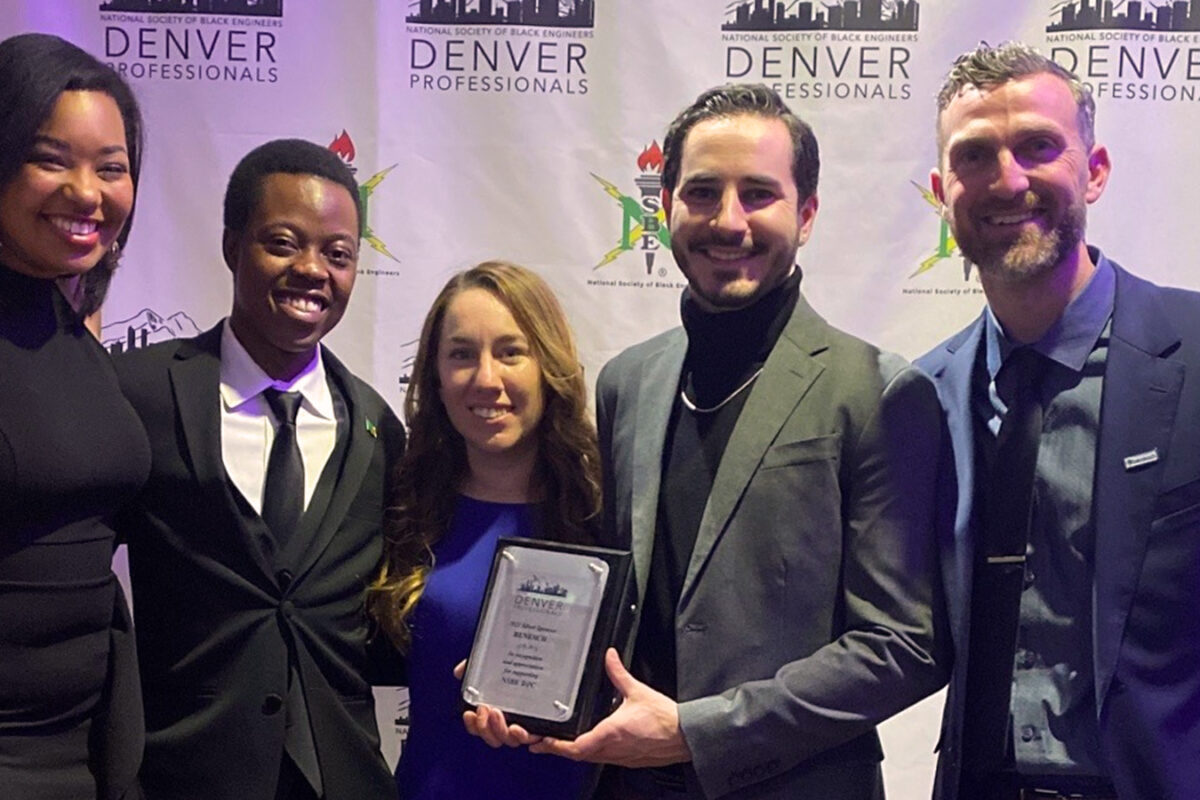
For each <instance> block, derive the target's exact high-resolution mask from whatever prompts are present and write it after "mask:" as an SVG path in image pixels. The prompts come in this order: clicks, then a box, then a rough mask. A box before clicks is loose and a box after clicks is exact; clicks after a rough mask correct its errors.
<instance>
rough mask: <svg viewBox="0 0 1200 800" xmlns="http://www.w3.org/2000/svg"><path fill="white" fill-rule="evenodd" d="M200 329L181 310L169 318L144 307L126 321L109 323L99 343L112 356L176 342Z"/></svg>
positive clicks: (195, 333) (102, 329)
mask: <svg viewBox="0 0 1200 800" xmlns="http://www.w3.org/2000/svg"><path fill="white" fill-rule="evenodd" d="M199 335H200V328H199V327H197V325H196V322H195V320H193V319H192V318H191V317H189V316H188V315H187V314H185V313H183V312H182V311H176V312H175V313H174V314H172V315H171V316H169V317H164V316H163V315H162V314H160V313H158V312H157V311H155V310H153V309H150V308H143V309H142V310H141V311H139V312H138V313H136V314H134V315H133V316H132V317H129V318H128V319H120V320H117V321H116V322H110V323H109V324H107V325H104V326H102V327H101V328H100V343H101V344H102V345H104V349H105V350H107V351H108V352H110V353H112V354H113V355H118V354H120V353H127V352H129V351H130V350H135V349H138V348H142V347H145V346H147V345H151V344H155V343H156V342H165V341H167V340H169V339H178V338H180V337H184V336H199Z"/></svg>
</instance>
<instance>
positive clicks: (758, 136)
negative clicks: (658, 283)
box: [668, 114, 817, 311]
mask: <svg viewBox="0 0 1200 800" xmlns="http://www.w3.org/2000/svg"><path fill="white" fill-rule="evenodd" d="M792 152H793V150H792V137H791V134H790V133H789V132H788V129H787V126H786V125H785V124H784V123H783V122H782V121H781V120H779V119H773V118H768V117H760V116H756V115H753V114H738V115H735V116H730V117H717V118H714V119H707V120H704V121H702V122H698V123H696V125H695V126H694V127H693V128H692V129H691V130H690V131H689V132H688V134H687V138H686V139H685V140H684V143H683V148H682V153H681V158H680V169H679V183H678V185H677V186H676V188H675V191H674V192H673V193H672V195H671V198H670V204H669V206H670V207H669V209H668V213H669V220H670V222H669V225H670V231H671V250H672V251H673V252H674V254H675V261H676V262H677V263H678V264H679V269H680V270H681V271H682V272H683V274H684V275H685V276H686V277H687V279H688V284H689V286H690V288H691V291H692V296H693V297H694V298H695V299H696V301H697V302H698V303H700V305H701V306H703V307H705V308H708V309H709V310H712V311H722V310H732V309H737V308H744V307H746V306H748V305H750V304H751V303H753V302H755V301H756V300H758V299H759V298H760V297H762V296H763V295H764V294H766V293H767V292H769V291H770V290H771V289H773V288H775V287H776V286H778V285H779V283H780V282H782V281H783V279H784V278H786V277H787V276H788V275H789V274H790V273H791V271H792V268H793V266H794V265H795V263H796V250H797V249H798V248H799V247H800V246H801V245H802V244H804V243H805V242H806V241H808V236H809V233H810V232H811V230H812V224H813V220H814V219H815V218H816V214H817V198H816V195H813V196H812V197H809V198H805V199H801V198H800V197H799V196H798V193H797V190H796V181H795V179H794V178H793V177H792Z"/></svg>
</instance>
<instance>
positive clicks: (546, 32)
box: [406, 0, 596, 95]
mask: <svg viewBox="0 0 1200 800" xmlns="http://www.w3.org/2000/svg"><path fill="white" fill-rule="evenodd" d="M409 5H410V7H411V8H414V9H415V10H414V12H413V13H410V14H409V15H408V17H407V26H406V27H407V31H408V33H409V34H411V38H410V40H409V44H408V49H409V53H408V56H409V57H408V66H409V76H408V88H409V89H411V90H414V91H426V92H466V93H488V94H492V93H499V94H563V95H584V94H587V91H588V79H587V73H588V69H587V61H588V46H587V40H589V39H591V38H592V37H593V33H594V31H593V27H594V25H595V16H596V14H595V0H412V2H410V4H409Z"/></svg>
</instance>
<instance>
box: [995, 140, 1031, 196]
mask: <svg viewBox="0 0 1200 800" xmlns="http://www.w3.org/2000/svg"><path fill="white" fill-rule="evenodd" d="M994 188H995V190H996V191H997V192H1001V193H1003V194H1004V195H1005V196H1006V197H1015V196H1017V195H1019V194H1024V193H1025V192H1026V191H1028V190H1029V176H1028V175H1027V174H1026V172H1025V167H1024V165H1022V164H1021V162H1020V161H1018V160H1017V158H1016V156H1014V155H1013V154H1012V152H1011V151H1008V150H1004V151H1003V152H1001V153H1000V156H999V158H998V160H997V163H996V181H995V184H994Z"/></svg>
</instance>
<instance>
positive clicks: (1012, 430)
mask: <svg viewBox="0 0 1200 800" xmlns="http://www.w3.org/2000/svg"><path fill="white" fill-rule="evenodd" d="M1047 365H1048V361H1047V360H1046V358H1045V357H1044V356H1042V355H1040V354H1038V353H1037V352H1036V351H1034V350H1032V349H1031V348H1028V347H1022V348H1019V349H1017V350H1014V351H1013V352H1012V353H1010V354H1009V356H1008V358H1006V359H1005V360H1004V364H1003V365H1002V366H1001V368H1000V372H999V373H997V375H996V391H997V394H999V395H1000V399H1001V400H1003V401H1004V403H1005V405H1006V406H1007V408H1008V411H1007V412H1006V413H1005V415H1004V420H1003V422H1002V423H1001V425H1000V434H999V436H998V437H997V438H996V442H995V457H994V458H993V459H992V461H991V468H990V469H989V470H988V471H987V472H986V474H985V475H983V476H981V477H982V479H983V480H984V481H985V483H984V486H983V488H982V490H981V491H979V492H977V494H976V497H977V498H979V499H980V500H981V501H982V507H981V509H980V515H979V517H978V520H979V525H978V531H979V539H978V541H977V542H976V557H975V574H974V578H973V580H972V585H971V629H970V635H969V641H968V654H967V665H966V666H967V680H966V696H965V699H964V703H965V713H964V715H963V762H964V765H965V767H966V769H967V770H968V771H969V772H972V773H974V774H976V775H980V774H986V773H989V772H994V771H996V770H997V769H1000V768H1001V767H1002V766H1003V764H1004V761H1005V758H1006V756H1007V752H1008V719H1009V707H1010V704H1011V701H1012V674H1013V659H1014V654H1015V651H1016V644H1017V626H1018V624H1019V622H1020V612H1021V591H1022V589H1023V587H1024V579H1025V550H1026V547H1027V546H1028V543H1029V526H1030V522H1031V520H1032V516H1033V507H1034V498H1033V482H1034V474H1035V472H1036V468H1037V454H1038V443H1039V441H1040V439H1041V434H1042V399H1041V382H1042V376H1043V375H1044V374H1045V371H1046V367H1047ZM984 444H985V445H986V444H987V442H984Z"/></svg>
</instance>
